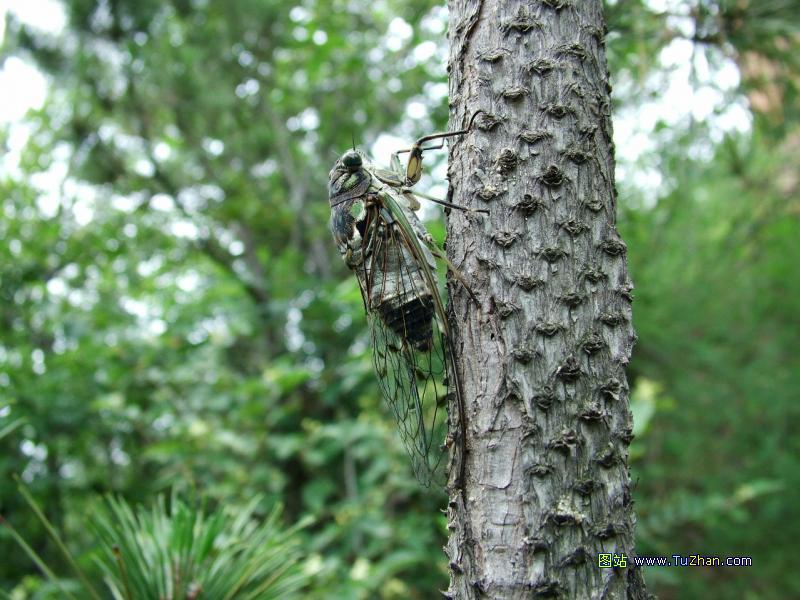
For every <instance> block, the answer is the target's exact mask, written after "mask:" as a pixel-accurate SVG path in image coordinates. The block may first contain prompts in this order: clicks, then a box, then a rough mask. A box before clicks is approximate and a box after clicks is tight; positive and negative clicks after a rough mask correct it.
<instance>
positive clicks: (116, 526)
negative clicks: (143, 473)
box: [3, 485, 308, 600]
mask: <svg viewBox="0 0 800 600" xmlns="http://www.w3.org/2000/svg"><path fill="white" fill-rule="evenodd" d="M19 491H20V494H21V495H22V497H23V498H24V499H25V502H26V503H27V504H28V506H29V507H30V509H31V510H32V511H33V513H34V514H35V515H36V518H37V519H38V520H39V522H40V523H41V524H42V525H43V526H44V527H45V529H46V530H47V532H48V535H49V536H50V538H51V540H52V541H53V542H54V543H55V545H56V546H57V547H58V549H59V550H60V552H61V553H62V555H63V557H64V558H65V559H66V560H67V562H68V563H69V565H70V568H71V570H72V571H73V573H74V574H75V575H76V576H77V578H78V581H77V582H71V581H69V580H66V579H62V578H59V577H58V575H57V574H56V573H55V572H54V571H53V570H52V569H51V567H50V566H49V565H48V564H47V563H46V562H45V561H44V560H43V559H42V558H41V557H40V556H39V554H38V553H37V552H36V551H35V550H34V549H33V548H31V546H30V545H29V544H28V542H27V541H25V539H24V538H23V537H22V536H21V535H20V534H19V533H18V532H17V531H16V530H15V529H14V528H13V527H12V526H11V525H10V524H9V523H6V522H3V524H4V525H5V528H6V530H7V531H8V532H9V533H10V535H11V537H12V538H13V539H14V541H15V542H16V543H17V544H18V545H19V546H20V547H21V548H22V549H23V551H24V552H25V554H26V555H27V556H28V557H29V558H30V559H31V561H32V562H33V563H34V564H35V565H36V566H37V568H38V569H39V570H40V571H41V572H42V573H43V574H44V575H45V576H47V578H48V580H49V581H50V582H51V584H52V586H53V591H55V589H56V588H57V590H58V592H59V593H60V594H63V595H64V596H66V597H69V598H73V599H74V598H76V597H77V596H78V595H80V596H81V597H83V596H85V597H90V598H93V599H95V600H100V597H101V596H100V594H99V593H98V592H97V589H96V587H95V585H93V584H92V583H91V581H90V575H87V573H86V572H85V569H84V568H82V567H80V566H79V565H78V564H77V563H76V561H75V559H74V558H73V556H72V554H71V553H70V551H69V550H68V549H67V547H66V544H65V543H64V541H63V540H62V538H61V536H60V535H59V533H58V532H57V531H56V530H55V529H54V528H53V525H52V523H50V521H49V520H48V518H47V517H46V516H45V515H44V514H43V513H42V510H41V507H40V506H39V504H38V503H37V502H36V500H35V499H34V498H33V497H32V496H31V495H30V493H29V492H28V490H27V488H26V487H25V486H24V485H19ZM260 501H261V500H260V498H254V499H253V500H252V501H251V502H250V503H249V504H248V505H247V506H245V507H243V508H241V509H238V510H230V509H226V508H225V507H220V508H217V509H216V510H212V511H208V510H206V509H205V508H203V507H202V506H199V505H198V504H197V503H191V504H190V503H186V502H184V501H182V500H181V499H179V498H178V497H177V496H176V495H174V494H173V495H172V497H171V498H170V500H169V502H168V501H167V499H166V497H165V496H160V497H157V498H156V499H155V502H154V503H153V505H152V507H151V508H150V509H149V510H148V509H144V508H139V509H134V508H132V507H131V506H130V505H129V504H128V503H126V502H125V501H124V500H122V499H119V498H113V497H109V498H108V499H107V500H106V502H105V506H104V507H95V510H94V511H93V517H92V519H91V528H92V530H93V532H94V538H95V539H94V542H95V543H94V544H93V546H94V547H95V549H96V550H95V551H94V552H93V554H94V558H95V560H96V561H97V565H99V567H100V570H101V572H102V574H103V575H104V577H103V581H104V584H105V587H106V588H107V589H108V591H109V592H110V594H111V596H112V597H113V598H115V599H116V600H136V599H139V598H168V599H173V600H192V599H193V598H200V597H210V598H220V599H223V598H243V599H247V598H250V599H253V600H256V599H258V600H268V599H270V598H294V597H297V592H298V591H299V590H300V589H301V588H302V587H303V585H304V584H305V583H306V581H307V579H308V578H307V576H306V575H305V574H304V573H303V572H302V569H301V564H300V559H301V553H300V551H299V548H298V537H297V532H298V531H299V530H300V529H301V528H302V527H303V526H304V525H303V524H302V523H301V524H299V525H297V526H294V527H292V528H291V529H283V528H282V527H281V526H280V525H279V523H278V517H279V515H280V510H279V509H278V508H275V509H273V510H272V512H271V514H270V515H269V516H267V517H266V518H263V519H259V518H258V517H257V516H256V514H255V513H256V511H257V509H258V505H259V504H260ZM37 587H38V589H37V597H43V598H48V597H51V596H50V593H51V592H50V591H49V589H48V588H46V587H39V586H37ZM73 588H74V589H73ZM21 592H22V590H21V589H20V588H17V589H16V590H15V595H18V593H21ZM53 597H55V596H53Z"/></svg>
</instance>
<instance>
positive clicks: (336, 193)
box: [328, 148, 371, 208]
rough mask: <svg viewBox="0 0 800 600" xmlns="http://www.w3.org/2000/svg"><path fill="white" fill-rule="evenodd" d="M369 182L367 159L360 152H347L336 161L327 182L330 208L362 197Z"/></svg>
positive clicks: (354, 150)
mask: <svg viewBox="0 0 800 600" xmlns="http://www.w3.org/2000/svg"><path fill="white" fill-rule="evenodd" d="M370 181H371V175H370V174H369V170H368V168H367V157H366V155H365V154H364V153H363V152H362V151H361V150H356V149H355V148H353V149H352V150H348V151H347V152H345V153H344V154H342V156H341V157H340V158H339V159H338V160H337V161H336V163H335V164H334V165H333V169H331V172H330V175H329V181H328V199H329V200H330V203H331V208H333V207H336V206H338V205H339V204H341V203H343V202H345V201H347V200H352V199H353V198H357V197H359V196H363V195H364V194H365V193H366V192H367V189H369V184H370Z"/></svg>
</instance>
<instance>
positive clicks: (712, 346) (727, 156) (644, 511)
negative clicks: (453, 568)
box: [0, 0, 800, 600]
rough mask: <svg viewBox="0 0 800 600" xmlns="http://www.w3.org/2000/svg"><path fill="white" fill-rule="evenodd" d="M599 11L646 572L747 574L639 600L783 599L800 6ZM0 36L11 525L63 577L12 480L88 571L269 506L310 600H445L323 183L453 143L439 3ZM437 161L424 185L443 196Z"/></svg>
mask: <svg viewBox="0 0 800 600" xmlns="http://www.w3.org/2000/svg"><path fill="white" fill-rule="evenodd" d="M606 4H607V19H608V29H609V32H608V35H607V38H606V42H607V47H608V56H609V65H610V70H611V80H612V84H613V88H614V92H613V98H614V111H615V113H614V115H615V116H614V124H615V125H614V126H615V139H616V144H617V162H618V166H617V182H618V189H619V203H618V211H619V229H620V232H621V234H622V236H623V239H625V240H626V242H627V244H628V256H629V260H630V268H631V272H632V276H633V280H634V283H635V284H636V291H635V302H634V317H635V327H636V330H637V333H638V337H639V341H638V345H637V347H636V349H635V352H634V358H633V361H632V363H631V365H630V370H629V378H630V384H631V389H632V408H633V411H634V415H635V426H636V429H635V433H636V440H635V441H634V442H633V445H632V447H631V461H632V472H633V473H632V477H633V479H634V481H635V482H636V486H635V490H634V495H635V500H636V505H635V507H636V510H637V512H638V517H639V528H638V552H639V554H662V555H667V556H669V555H672V554H681V555H684V556H685V555H688V554H691V553H700V554H704V555H716V556H722V557H725V556H752V559H753V566H752V567H750V568H671V569H670V568H661V569H659V568H648V569H646V579H647V583H648V587H649V589H650V591H652V592H655V593H657V594H659V595H660V597H661V598H705V597H709V596H708V593H709V590H714V594H713V595H714V597H718V598H728V597H730V598H733V597H735V598H786V597H792V596H800V580H798V578H796V577H795V576H794V569H793V563H794V556H795V554H796V545H795V544H796V541H797V540H798V539H800V518H798V517H800V514H798V513H799V512H800V511H799V510H798V507H800V436H798V435H796V431H797V424H798V422H800V421H799V420H798V416H799V413H800V402H798V391H799V390H800V359H798V348H800V327H798V314H800V277H798V276H797V273H798V265H800V235H798V233H800V228H798V218H800V194H799V193H798V186H800V127H799V126H798V117H800V114H798V111H799V110H800V102H798V95H797V92H798V86H799V85H800V3H798V2H797V1H795V0H762V1H758V2H757V1H755V0H617V1H610V0H609V1H607V3H606ZM26 6H28V8H25V7H26ZM31 7H33V8H31ZM0 16H2V14H1V13H0ZM4 21H5V22H4V24H3V25H0V32H2V33H0V36H2V49H1V50H0V61H2V62H1V64H0V110H2V111H3V113H4V114H0V122H2V130H0V148H2V149H3V150H2V152H3V154H2V157H0V198H1V199H2V212H1V213H0V239H2V244H0V482H2V483H0V514H2V516H3V517H4V518H5V519H7V520H8V522H9V523H11V524H13V526H14V527H15V528H16V530H17V531H19V532H20V533H21V534H22V536H23V537H24V538H25V539H26V540H27V541H28V543H30V544H31V546H32V547H33V548H35V549H36V550H37V551H38V552H39V553H40V554H41V555H42V556H43V557H44V558H45V559H46V560H47V562H49V563H50V564H51V565H53V567H54V569H55V570H56V572H57V573H59V574H61V575H63V577H65V578H70V577H74V575H72V574H71V573H70V571H69V569H68V568H67V567H66V565H65V564H64V559H63V556H62V555H61V554H60V553H59V552H58V550H57V548H56V547H55V545H54V544H53V543H52V541H50V540H49V539H48V537H47V534H46V531H45V529H44V528H43V526H42V523H41V521H40V520H39V519H38V518H37V517H36V516H35V515H34V514H33V513H32V512H31V510H30V508H29V507H28V505H27V504H26V503H25V501H24V499H23V498H22V497H21V495H20V493H19V492H18V490H17V487H16V486H15V485H14V484H13V479H12V475H13V474H19V476H20V477H21V480H22V481H23V482H24V483H25V485H26V486H27V487H28V489H30V491H31V493H32V494H33V496H34V497H35V498H36V499H37V501H38V502H39V504H40V505H41V506H42V507H43V510H44V512H45V514H46V515H47V516H48V517H49V518H50V519H51V521H52V522H53V523H54V524H55V525H56V526H57V528H58V529H59V531H61V532H62V534H63V537H64V539H66V541H67V543H68V544H69V546H70V548H71V549H72V550H73V552H74V553H75V554H76V556H78V557H79V562H80V563H81V564H82V565H83V566H84V567H85V568H86V569H87V570H88V572H89V573H90V574H92V576H94V577H96V576H97V575H98V573H97V572H96V571H92V569H95V567H94V562H93V561H92V560H91V555H92V549H93V547H94V546H95V542H94V540H93V537H92V531H91V529H90V528H87V527H86V523H87V522H88V521H89V520H91V519H90V517H91V515H92V514H93V511H94V510H95V509H96V506H97V505H98V503H99V502H100V501H101V499H102V497H103V495H104V494H107V493H114V494H118V495H120V496H121V497H123V498H125V499H127V500H128V501H130V502H131V503H133V504H134V505H138V504H140V503H144V504H149V503H151V502H152V501H153V500H154V498H155V497H156V495H157V494H159V493H163V492H169V491H170V490H176V491H178V492H180V493H181V494H184V495H185V496H186V497H194V495H196V494H198V493H199V494H202V495H203V496H204V497H206V499H207V500H206V502H207V504H208V505H209V506H211V507H217V506H218V507H223V506H224V507H226V508H227V509H232V510H234V511H235V510H237V509H240V508H243V507H245V506H247V505H248V503H249V502H250V501H251V500H252V498H254V497H256V496H259V495H261V496H262V497H263V500H262V502H261V504H259V507H260V508H259V510H260V511H261V512H262V513H267V512H269V510H270V507H272V506H273V505H275V504H276V503H280V504H282V505H283V507H284V509H283V516H282V518H283V520H284V521H285V522H286V523H287V524H289V523H293V522H297V521H298V520H300V519H302V518H303V517H306V516H311V517H312V518H313V523H312V524H311V525H309V526H307V527H306V528H305V529H303V530H302V531H301V532H300V534H299V535H300V547H301V550H302V559H301V565H300V567H301V568H302V571H303V573H305V574H306V575H307V576H308V578H309V581H308V586H307V592H306V593H305V597H309V598H332V597H336V598H385V599H391V598H429V597H432V596H431V595H432V594H433V593H435V591H436V590H439V589H445V588H446V587H447V583H446V579H447V568H446V562H445V560H444V555H443V553H442V551H441V547H442V545H443V543H444V540H445V538H446V534H447V531H446V528H445V523H444V515H443V514H442V512H441V511H440V509H441V508H443V506H444V503H445V501H446V499H445V497H444V495H443V494H440V493H437V492H435V491H430V490H425V489H423V488H421V487H420V486H419V485H418V484H417V483H416V481H415V480H414V478H413V475H412V473H411V471H410V468H409V465H408V462H407V459H406V456H405V454H404V451H403V449H402V447H401V446H400V444H399V442H398V440H397V439H396V437H395V435H394V431H393V427H394V425H393V423H392V420H391V418H390V417H389V416H388V415H387V414H386V412H385V410H384V409H383V408H382V407H381V405H380V402H379V397H378V393H377V386H376V382H375V379H374V375H373V372H372V365H371V361H370V354H369V346H368V342H367V337H366V330H365V325H366V324H365V321H364V317H363V308H362V305H361V299H360V296H359V292H358V289H357V286H356V282H355V279H354V278H352V277H351V276H349V274H348V273H347V272H346V270H345V268H344V266H343V264H341V260H340V258H339V256H338V253H337V251H336V248H335V246H334V244H333V242H332V241H331V239H330V234H329V232H328V231H327V218H328V213H329V208H328V203H327V192H326V183H327V173H328V170H329V168H330V166H331V164H332V162H333V160H334V158H335V156H337V155H338V154H340V153H341V152H342V151H343V150H345V149H346V148H347V147H348V146H349V144H350V140H351V135H352V136H354V138H355V140H356V143H357V144H358V145H360V146H361V147H364V148H368V149H371V150H372V152H373V153H375V154H376V155H378V158H379V159H380V160H381V161H383V162H386V161H387V160H388V153H389V152H391V151H392V150H394V149H397V148H400V147H403V146H405V145H406V144H407V142H408V140H411V139H414V138H416V137H418V136H420V135H422V134H425V133H429V132H433V131H438V130H444V129H446V127H447V122H446V121H447V114H448V108H447V73H446V57H447V36H446V28H447V10H446V7H445V6H443V5H442V4H441V3H437V2H431V1H429V0H403V1H402V2H401V1H399V0H374V1H370V2H364V1H362V0H347V1H345V0H325V1H316V0H302V1H301V2H298V3H296V4H295V3H292V2H278V1H270V0H243V1H239V2H223V1H215V0H172V1H169V2H165V1H163V0H135V1H134V0H99V1H95V0H73V1H70V2H66V3H63V4H62V3H59V2H57V1H56V0H46V1H43V2H38V3H31V4H27V3H22V2H15V3H10V4H9V5H8V9H7V10H6V11H5V19H4ZM31 90H33V91H31ZM26 93H27V94H29V95H31V97H32V98H35V99H34V100H31V102H33V104H34V106H33V108H32V110H30V111H29V112H27V113H25V114H24V115H23V114H22V112H23V111H22V109H24V108H25V107H26V106H25V97H26V96H25V94H26ZM37 96H40V97H37ZM20 98H22V100H20ZM20 102H22V104H20ZM20 106H21V107H22V108H20ZM15 111H16V112H15ZM444 159H445V156H444V153H441V156H440V157H439V160H440V162H439V166H438V167H435V166H434V165H429V166H430V167H431V169H429V171H428V173H432V175H430V174H429V175H427V176H426V178H425V180H424V181H423V183H422V184H421V185H422V186H424V187H425V189H428V190H430V191H431V192H432V193H434V194H436V195H440V196H441V195H443V191H444V190H445V189H446V188H445V187H444V183H445V182H444V179H443V175H444V170H443V161H444ZM425 215H426V217H427V218H428V226H429V227H430V229H431V230H432V232H433V233H434V235H435V237H437V238H438V239H439V240H440V241H441V239H442V237H443V232H444V228H443V223H442V216H441V214H440V212H439V211H438V210H437V209H435V208H427V209H426V212H425ZM0 557H2V559H0V590H5V591H6V593H8V594H11V595H12V597H13V598H15V599H19V600H23V599H26V598H31V599H32V598H56V597H59V596H58V592H56V591H54V588H53V587H52V585H51V584H50V583H48V582H47V581H46V580H45V579H44V578H43V576H42V575H41V574H40V573H39V572H38V571H37V569H36V567H35V565H34V564H33V563H32V562H31V561H30V559H29V558H28V557H27V556H26V555H25V554H24V553H22V552H20V551H19V550H18V548H17V546H16V544H15V542H14V540H13V539H12V537H11V535H10V534H9V532H8V531H7V530H5V529H3V528H0Z"/></svg>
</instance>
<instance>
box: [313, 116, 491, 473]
mask: <svg viewBox="0 0 800 600" xmlns="http://www.w3.org/2000/svg"><path fill="white" fill-rule="evenodd" d="M473 119H474V117H473ZM470 125H471V123H470ZM468 131H469V127H468V128H467V129H465V130H462V131H455V132H449V133H437V134H433V135H429V136H425V137H423V138H420V139H419V140H417V142H416V143H414V144H413V145H412V146H411V147H410V148H408V149H405V150H399V151H398V152H396V153H395V154H393V155H392V158H391V163H390V168H389V169H382V168H378V167H376V166H374V165H373V164H371V163H370V161H369V159H368V157H367V155H366V154H365V153H364V152H362V151H360V150H357V149H355V147H354V148H353V149H352V150H348V151H347V152H345V153H344V154H343V155H342V156H341V157H340V158H339V159H338V160H337V161H336V163H335V164H334V166H333V169H332V170H331V172H330V176H329V187H328V192H329V194H328V195H329V199H330V206H331V220H330V228H331V232H332V233H333V237H334V240H335V241H336V243H337V245H338V247H339V251H340V252H341V254H342V257H343V259H344V262H345V264H346V265H347V266H348V267H349V268H350V269H351V270H352V271H353V272H355V274H356V278H357V279H358V284H359V288H360V289H361V296H362V299H363V301H364V308H365V310H366V315H367V322H368V324H369V328H370V333H371V337H372V358H373V363H374V367H375V373H376V375H377V377H378V380H379V382H380V389H381V394H382V396H383V398H384V400H385V401H386V403H387V404H388V406H389V407H390V409H391V412H392V413H393V414H394V417H395V419H396V421H397V426H398V431H399V434H400V437H401V439H402V441H403V443H404V445H405V447H406V450H407V452H408V454H409V456H410V458H411V462H412V465H413V468H414V473H415V475H416V477H417V479H418V480H419V481H420V482H421V483H422V484H423V485H426V486H427V485H430V483H431V481H432V480H434V477H435V475H436V474H437V469H438V467H439V465H440V463H441V460H442V456H443V455H444V452H443V449H444V447H445V446H446V445H447V444H445V438H446V435H445V434H446V432H445V430H446V422H445V419H443V418H442V415H443V413H444V412H445V411H444V409H443V404H444V403H445V401H446V399H447V398H448V397H450V395H452V396H454V400H455V406H456V407H457V410H458V424H459V428H460V437H461V439H462V443H463V440H464V432H463V427H464V398H463V394H462V391H461V385H460V383H459V378H458V373H457V371H456V365H455V361H454V357H453V352H452V345H451V342H452V336H451V333H450V327H449V325H448V319H447V315H446V313H445V304H444V301H443V299H442V294H441V292H440V290H439V281H438V278H437V269H436V262H435V259H436V258H439V259H441V260H443V261H447V258H446V256H445V254H444V252H443V251H442V250H441V249H440V248H439V247H438V246H437V245H436V243H435V241H434V240H433V238H432V237H431V235H430V233H429V232H428V231H427V230H426V228H425V226H424V225H423V223H422V221H421V220H420V219H419V218H418V217H417V214H416V211H417V209H419V207H420V202H419V200H418V198H417V196H422V195H421V194H418V193H415V192H412V190H411V188H412V187H413V186H414V185H415V184H416V183H417V182H418V181H419V179H420V177H421V175H422V154H423V152H424V151H426V150H431V149H435V148H441V147H442V146H443V145H444V138H448V137H452V136H459V135H463V134H465V133H467V132H468ZM434 140H440V142H439V144H438V145H436V144H434V145H427V144H428V143H429V142H432V141H434ZM404 153H408V155H409V156H408V161H407V163H406V166H405V168H403V165H402V163H401V161H400V155H401V154H404ZM424 197H427V198H429V197H428V196H424ZM429 199H431V200H434V201H435V202H438V203H440V204H443V205H445V206H448V207H451V208H462V207H459V206H456V205H455V204H452V203H450V202H445V201H443V200H436V199H434V198H429ZM465 210H469V209H465ZM475 212H486V211H475ZM447 264H448V265H449V263H447ZM449 267H450V268H451V270H454V268H453V266H452V265H449ZM458 276H459V278H461V276H460V274H459V275H458ZM462 281H463V278H462ZM470 294H471V292H470ZM471 295H472V294H471ZM473 297H474V295H473ZM461 463H462V465H463V452H462V459H461ZM436 479H437V480H438V479H439V478H438V477H436Z"/></svg>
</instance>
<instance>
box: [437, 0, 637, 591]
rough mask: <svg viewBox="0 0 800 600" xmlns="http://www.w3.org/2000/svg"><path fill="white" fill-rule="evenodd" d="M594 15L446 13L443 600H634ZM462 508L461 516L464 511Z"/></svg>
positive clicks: (477, 6) (604, 88)
mask: <svg viewBox="0 0 800 600" xmlns="http://www.w3.org/2000/svg"><path fill="white" fill-rule="evenodd" d="M602 8H603V7H602V3H601V2H599V1H597V2H581V3H567V2H541V3H535V4H534V5H533V6H531V4H530V3H527V2H520V1H514V0H512V1H509V2H503V3H492V4H487V5H484V4H482V3H474V2H451V3H450V19H451V25H450V32H451V37H450V102H451V111H452V113H451V121H453V122H454V123H456V124H458V123H462V122H466V120H467V119H468V118H469V116H470V114H471V113H473V112H474V111H476V110H478V109H481V110H483V111H485V114H484V115H481V117H479V119H480V120H479V121H478V131H477V132H476V133H475V134H473V135H472V136H470V137H469V139H468V140H467V141H466V143H462V144H458V145H455V147H454V150H453V151H452V153H451V163H450V182H451V186H452V188H451V191H452V195H453V197H454V198H459V199H461V201H462V202H466V203H467V204H468V205H475V204H480V203H482V202H483V203H487V204H488V206H489V208H490V210H491V216H490V218H489V219H488V220H487V222H485V223H477V222H476V219H475V218H474V217H472V216H471V215H469V214H468V213H467V214H464V215H462V214H458V215H455V214H451V215H450V217H449V219H448V253H449V255H450V258H451V260H452V261H453V262H454V263H455V264H456V266H458V267H459V268H460V269H461V270H463V271H464V272H467V273H470V282H471V285H472V286H473V287H474V289H475V292H476V294H477V295H478V297H479V298H480V300H481V303H482V307H481V309H480V310H478V309H476V308H475V307H474V306H473V305H472V303H471V301H470V299H469V297H468V296H467V295H466V294H463V293H460V292H458V291H455V290H454V294H453V307H452V311H453V314H454V315H455V320H456V322H457V323H458V327H457V329H456V331H457V332H458V339H457V341H456V346H457V348H458V349H459V354H458V356H459V360H460V369H461V372H462V375H463V379H464V381H463V386H464V390H465V396H466V398H467V402H468V405H467V447H468V453H467V469H466V472H467V476H466V486H465V490H464V491H463V494H461V495H457V496H454V497H452V498H451V508H452V510H451V515H450V516H451V518H452V529H453V533H452V534H451V537H450V542H449V544H448V554H449V557H450V560H451V563H450V566H451V588H450V592H451V593H452V594H453V595H454V597H457V598H479V597H483V596H491V597H493V598H529V597H531V596H532V595H533V596H540V597H545V596H564V597H569V598H592V597H601V596H609V597H614V598H643V597H646V593H645V591H644V583H643V580H642V577H641V571H640V570H638V569H636V568H634V566H633V565H632V564H629V566H628V568H627V569H614V570H612V569H607V570H606V569H599V568H598V554H599V553H601V552H609V553H615V554H625V555H627V556H628V557H629V558H630V557H632V555H633V554H634V523H635V517H634V514H633V506H632V499H631V493H630V483H629V477H628V466H627V458H628V451H627V447H628V444H629V443H630V441H631V438H632V436H633V434H632V422H631V415H630V411H629V408H628V386H627V381H626V375H625V371H624V368H625V365H626V364H627V363H628V359H629V357H630V353H631V349H632V346H633V341H634V339H635V338H634V335H633V329H632V326H631V310H630V302H631V299H632V298H631V292H632V289H633V285H632V284H631V281H630V279H629V277H628V273H627V264H626V262H627V261H626V257H625V254H626V246H625V244H624V242H623V241H622V240H621V238H620V237H619V234H618V232H617V230H616V227H615V223H616V194H615V189H614V157H613V145H612V141H611V111H610V98H609V90H610V87H609V84H608V72H607V69H606V59H605V51H604V46H603V36H604V30H605V25H604V19H603V14H602ZM462 501H463V502H462Z"/></svg>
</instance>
